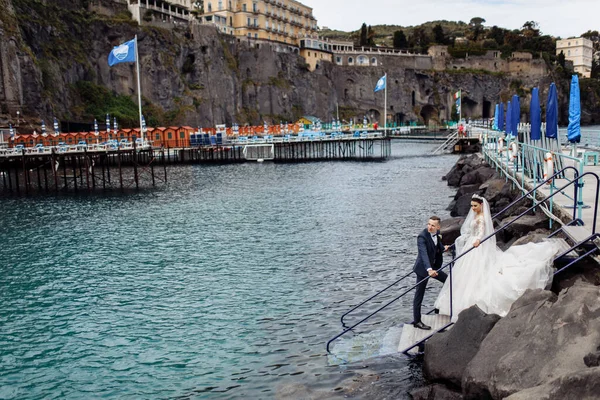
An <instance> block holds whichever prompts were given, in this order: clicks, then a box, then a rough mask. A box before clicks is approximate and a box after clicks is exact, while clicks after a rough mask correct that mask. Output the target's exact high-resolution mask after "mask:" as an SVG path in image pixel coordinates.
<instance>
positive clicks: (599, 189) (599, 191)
mask: <svg viewBox="0 0 600 400" xmlns="http://www.w3.org/2000/svg"><path fill="white" fill-rule="evenodd" d="M568 168H573V167H565V168H563V169H562V170H560V171H558V172H557V173H556V174H554V175H552V176H551V177H549V178H548V179H546V180H545V181H543V182H541V183H540V184H539V185H538V186H537V187H535V188H534V189H533V190H531V191H530V192H529V193H527V194H525V195H523V196H521V198H519V199H517V200H516V201H514V202H513V203H515V204H516V203H517V202H518V201H520V200H522V199H523V198H524V197H526V196H527V195H529V194H530V193H532V192H533V191H534V190H537V189H539V188H540V187H541V186H543V185H544V184H546V183H547V182H549V181H551V180H553V179H554V178H555V176H556V175H558V174H562V173H563V172H564V170H566V169H568ZM573 169H575V168H573ZM586 175H590V176H592V177H594V178H595V179H596V201H595V205H594V219H593V221H594V222H593V228H592V236H590V238H593V237H594V236H595V235H596V221H597V216H598V200H599V196H600V178H599V177H598V175H596V174H595V173H593V172H586V173H584V174H582V175H580V176H575V178H574V179H573V180H572V181H570V182H568V183H567V184H565V185H564V186H563V187H562V188H560V189H559V190H558V191H556V192H554V193H552V194H550V195H549V196H548V197H547V198H545V199H544V200H542V201H541V202H539V203H537V204H534V205H533V206H531V207H529V208H528V209H527V210H525V211H523V212H522V213H521V214H519V215H518V216H517V217H516V218H514V219H513V220H512V221H510V222H508V223H507V224H505V225H503V226H501V227H500V228H498V229H497V230H495V231H494V232H493V233H492V234H490V235H488V236H486V237H485V238H483V239H482V240H481V241H480V244H481V243H484V242H485V241H486V240H488V239H490V238H491V237H493V236H495V235H496V234H497V233H499V232H501V231H503V230H504V229H506V228H508V227H509V226H511V225H512V224H513V223H515V222H516V221H517V220H519V219H520V218H522V217H523V216H524V215H526V214H527V213H529V211H531V210H533V209H534V208H536V207H539V205H540V204H542V203H544V202H546V201H548V200H549V199H551V198H552V197H554V196H555V195H556V194H558V193H560V192H561V191H562V190H564V189H565V188H567V187H568V186H570V185H572V184H574V183H576V182H577V183H579V181H580V180H582V179H583V178H584V176H586ZM575 192H576V191H575ZM576 202H577V193H575V198H574V204H577V203H576ZM513 205H514V204H513ZM508 207H510V205H509V206H508ZM508 207H507V208H505V209H504V210H502V211H501V212H504V211H505V210H506V209H508ZM498 214H500V213H498ZM498 214H496V215H498ZM590 238H588V239H587V240H585V241H584V242H587V241H589V240H590ZM584 242H582V243H584ZM582 243H579V244H577V245H576V246H575V247H573V248H572V249H570V250H569V251H567V252H566V253H564V254H561V255H560V256H559V257H556V258H555V260H556V259H558V258H560V257H562V256H564V255H565V254H568V253H569V252H571V251H572V250H573V249H574V248H576V247H578V246H580V245H581V244H582ZM474 249H475V247H471V248H470V249H468V250H467V251H465V252H463V253H461V254H460V255H458V256H457V257H456V258H454V259H453V260H452V261H450V262H448V263H446V264H445V265H443V266H442V267H441V268H439V269H438V271H442V270H444V269H445V268H447V267H449V266H450V285H451V286H452V267H451V266H452V265H453V264H454V263H455V262H456V260H458V259H460V258H462V257H463V256H465V255H466V254H468V253H469V252H471V251H473V250H474ZM593 251H596V249H594V250H593ZM593 251H592V252H593ZM588 253H589V254H591V252H588ZM588 253H586V255H587V254H588ZM586 255H584V256H582V257H585V256H586ZM582 257H580V258H579V259H581V258H582ZM579 259H578V260H579ZM570 265H572V263H571V264H569V266H570ZM562 270H564V268H563V269H561V271H562ZM558 272H560V271H558ZM405 278H406V276H405V277H403V278H401V280H402V279H405ZM428 279H429V277H426V278H425V279H423V280H421V281H419V282H417V283H416V284H415V285H413V286H412V287H410V288H409V289H407V290H406V291H404V292H403V293H402V294H400V295H399V296H397V297H395V298H394V299H392V300H391V301H389V302H388V303H386V304H385V305H383V306H382V307H380V308H378V309H377V310H375V311H374V312H372V313H371V314H369V315H367V316H366V317H365V318H363V319H362V320H360V321H359V322H357V323H355V324H354V325H352V326H351V327H348V328H346V329H345V330H344V331H343V332H341V333H340V334H338V335H336V336H335V337H333V338H332V339H330V340H329V341H328V342H327V346H326V349H327V352H328V353H331V351H330V349H329V347H330V345H331V343H332V342H333V341H335V340H336V339H338V338H340V337H341V336H343V335H345V334H346V333H348V332H350V331H351V330H353V329H354V328H356V327H357V326H358V325H360V324H362V323H363V322H365V321H367V320H368V319H370V318H371V317H372V316H374V315H375V314H377V313H379V312H380V311H382V310H384V309H385V308H387V307H388V306H390V305H391V304H393V303H395V302H396V301H397V300H399V299H400V298H402V297H404V296H405V295H406V294H408V293H409V292H410V291H412V290H413V289H415V288H416V287H417V286H419V285H420V284H421V283H423V282H426V281H427V280H428ZM391 286H393V285H390V286H388V287H387V288H386V289H384V290H387V289H389V287H391ZM379 294H380V293H379ZM379 294H377V295H379ZM377 295H376V296H377ZM376 296H372V297H371V298H374V297H376ZM367 301H368V300H367ZM364 303H366V301H365V302H363V303H361V305H362V304H364ZM356 308H357V307H355V308H354V309H356ZM347 314H348V313H346V315H347ZM450 317H452V307H451V308H450ZM342 323H343V321H342ZM449 325H451V324H448V325H446V326H445V327H443V328H442V329H440V330H438V331H436V332H439V331H441V330H443V329H446V328H447V327H448V326H449ZM434 333H435V332H432V335H433V334H434ZM428 337H431V335H429V336H428ZM424 340H427V338H425V339H424ZM424 340H422V341H420V342H418V343H415V344H414V345H413V346H411V347H409V348H408V349H405V350H404V351H405V352H406V351H408V350H410V349H412V348H413V347H415V346H418V345H419V344H421V343H423V341H424Z"/></svg>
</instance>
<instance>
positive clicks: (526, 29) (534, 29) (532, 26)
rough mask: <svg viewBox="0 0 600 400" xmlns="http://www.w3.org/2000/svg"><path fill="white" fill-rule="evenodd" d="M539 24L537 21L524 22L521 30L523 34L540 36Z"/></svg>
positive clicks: (529, 36) (530, 36)
mask: <svg viewBox="0 0 600 400" xmlns="http://www.w3.org/2000/svg"><path fill="white" fill-rule="evenodd" d="M538 28H539V24H538V23H537V22H535V21H527V22H525V23H524V24H523V27H522V28H521V32H522V33H523V36H525V37H528V38H532V37H538V36H540V30H539V29H538Z"/></svg>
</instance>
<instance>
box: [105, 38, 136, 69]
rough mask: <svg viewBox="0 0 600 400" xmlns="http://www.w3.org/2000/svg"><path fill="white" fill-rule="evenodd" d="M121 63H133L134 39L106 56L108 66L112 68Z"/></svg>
mask: <svg viewBox="0 0 600 400" xmlns="http://www.w3.org/2000/svg"><path fill="white" fill-rule="evenodd" d="M122 62H135V39H132V40H130V41H129V42H125V43H123V44H122V45H119V46H116V47H115V48H114V49H112V51H111V52H110V53H109V54H108V65H109V66H111V67H112V66H113V65H115V64H118V63H122Z"/></svg>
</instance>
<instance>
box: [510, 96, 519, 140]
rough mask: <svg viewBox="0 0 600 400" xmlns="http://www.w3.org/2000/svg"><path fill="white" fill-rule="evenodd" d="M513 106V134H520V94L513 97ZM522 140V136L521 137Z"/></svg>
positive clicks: (511, 119) (511, 118) (511, 104)
mask: <svg viewBox="0 0 600 400" xmlns="http://www.w3.org/2000/svg"><path fill="white" fill-rule="evenodd" d="M510 106H511V107H512V115H511V117H510V121H511V122H512V129H511V131H512V135H513V136H518V135H519V129H518V128H519V122H520V121H521V103H520V101H519V96H517V95H516V94H515V95H514V96H513V97H512V102H511V103H510ZM519 140H520V141H522V138H519Z"/></svg>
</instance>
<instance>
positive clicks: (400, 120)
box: [394, 112, 406, 125]
mask: <svg viewBox="0 0 600 400" xmlns="http://www.w3.org/2000/svg"><path fill="white" fill-rule="evenodd" d="M404 118H406V115H404V113H401V112H399V113H396V115H395V116H394V122H395V123H396V124H398V125H400V124H403V123H404Z"/></svg>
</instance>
